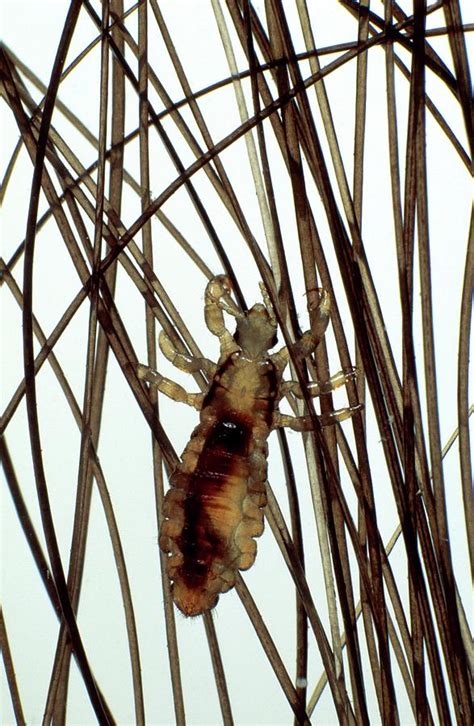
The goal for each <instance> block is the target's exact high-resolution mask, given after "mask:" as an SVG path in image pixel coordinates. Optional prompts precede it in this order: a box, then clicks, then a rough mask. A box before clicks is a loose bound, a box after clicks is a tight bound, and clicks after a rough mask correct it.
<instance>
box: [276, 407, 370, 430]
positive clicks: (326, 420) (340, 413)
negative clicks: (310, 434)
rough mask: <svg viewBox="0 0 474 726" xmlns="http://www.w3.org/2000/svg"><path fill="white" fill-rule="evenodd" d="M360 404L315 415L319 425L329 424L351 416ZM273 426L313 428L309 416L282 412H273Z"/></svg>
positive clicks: (298, 428) (300, 428) (299, 428)
mask: <svg viewBox="0 0 474 726" xmlns="http://www.w3.org/2000/svg"><path fill="white" fill-rule="evenodd" d="M361 408H362V406H361V405H360V404H359V405H357V406H348V407H347V408H340V409H338V410H337V411H331V412H330V413H323V414H319V415H318V416H317V418H318V420H319V422H320V424H321V426H331V425H333V424H335V423H337V422H339V421H345V420H346V419H348V418H350V417H351V416H353V415H354V414H355V413H357V411H360V410H361ZM272 426H273V428H281V427H282V426H287V427H288V428H290V429H293V431H311V430H312V429H313V422H312V420H311V416H288V415H287V414H284V413H275V414H273V422H272Z"/></svg>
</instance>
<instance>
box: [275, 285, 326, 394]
mask: <svg viewBox="0 0 474 726" xmlns="http://www.w3.org/2000/svg"><path fill="white" fill-rule="evenodd" d="M330 315H331V298H330V296H329V293H328V291H327V290H325V289H324V288H322V287H321V288H319V301H318V304H317V307H316V313H315V316H314V319H313V326H312V328H311V330H307V331H306V332H305V333H303V335H302V336H301V338H300V339H299V340H298V342H297V343H295V346H294V352H295V354H296V355H297V356H298V357H301V358H305V357H307V356H308V355H310V353H312V352H313V350H314V349H315V348H316V347H317V346H318V344H319V343H320V341H321V340H322V338H323V337H324V334H325V332H326V329H327V327H328V325H329V318H330ZM271 360H272V361H273V362H274V363H275V365H276V366H277V367H278V368H279V369H280V370H281V371H282V370H283V369H284V368H285V367H286V366H287V364H288V362H289V360H290V354H289V352H288V348H287V347H286V346H284V347H283V348H281V350H279V351H277V352H276V353H274V354H273V355H272V356H271ZM316 395H318V394H316Z"/></svg>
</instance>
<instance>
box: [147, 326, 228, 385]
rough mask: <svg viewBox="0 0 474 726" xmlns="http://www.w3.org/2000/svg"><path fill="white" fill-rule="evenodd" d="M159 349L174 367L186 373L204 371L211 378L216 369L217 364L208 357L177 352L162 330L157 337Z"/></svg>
mask: <svg viewBox="0 0 474 726" xmlns="http://www.w3.org/2000/svg"><path fill="white" fill-rule="evenodd" d="M158 341H159V344H160V349H161V352H162V353H163V355H164V356H165V358H167V359H168V360H169V361H170V362H171V363H172V364H173V365H174V366H176V368H179V370H180V371H185V372H186V373H197V372H198V371H204V373H206V374H207V375H208V377H209V378H212V377H213V375H214V373H215V372H216V370H217V366H216V364H215V363H213V362H212V360H209V359H208V358H197V357H195V356H193V355H186V354H185V353H179V352H178V351H177V350H176V348H175V347H174V345H173V343H172V341H171V339H170V338H169V337H168V336H167V335H166V333H165V331H164V330H162V331H161V333H160V335H159V338H158Z"/></svg>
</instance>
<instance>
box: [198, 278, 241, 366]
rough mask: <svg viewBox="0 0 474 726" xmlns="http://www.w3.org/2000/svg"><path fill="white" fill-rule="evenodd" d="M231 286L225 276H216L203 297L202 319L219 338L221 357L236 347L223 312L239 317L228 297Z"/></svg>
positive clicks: (235, 307)
mask: <svg viewBox="0 0 474 726" xmlns="http://www.w3.org/2000/svg"><path fill="white" fill-rule="evenodd" d="M230 291H231V284H230V280H229V278H228V277H227V276H226V275H216V277H213V278H212V280H210V281H209V283H208V284H207V287H206V292H205V295H204V303H205V304H204V317H205V320H206V325H207V327H208V328H209V330H210V331H211V333H213V334H214V335H216V336H217V337H218V338H219V343H220V348H221V357H223V356H228V355H229V354H230V353H232V352H233V351H234V350H238V346H237V344H236V342H235V340H234V336H233V335H232V334H231V333H230V332H229V331H228V330H227V328H226V326H225V322H224V311H226V312H227V313H229V314H230V315H233V316H234V317H240V315H241V313H240V311H239V309H238V308H237V306H236V305H235V303H234V302H233V300H232V298H231V297H230Z"/></svg>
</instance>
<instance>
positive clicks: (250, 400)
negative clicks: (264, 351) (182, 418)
mask: <svg viewBox="0 0 474 726" xmlns="http://www.w3.org/2000/svg"><path fill="white" fill-rule="evenodd" d="M280 377H281V376H280V374H279V371H278V370H277V368H276V366H275V365H274V364H273V363H272V361H271V360H270V359H269V358H266V357H263V356H261V357H260V358H257V359H252V358H248V357H247V356H246V355H245V354H244V353H243V352H242V351H235V352H234V353H231V354H230V355H229V357H228V358H227V359H226V360H225V361H224V363H223V364H222V365H221V366H220V368H219V370H218V371H217V374H216V376H215V377H214V382H213V386H212V388H211V390H210V392H209V394H208V396H207V398H206V400H205V401H204V406H203V409H205V408H206V404H208V403H209V404H210V405H211V406H212V407H213V408H214V409H215V410H216V411H217V412H218V415H219V416H220V417H223V416H224V417H225V416H230V418H232V414H233V413H235V414H239V415H243V416H244V417H245V418H247V419H248V421H249V425H250V426H251V428H255V427H256V426H257V425H258V424H259V422H260V420H261V419H263V420H264V422H265V424H266V425H267V426H270V425H271V419H272V415H273V411H274V409H275V403H276V400H277V393H278V388H279V384H280Z"/></svg>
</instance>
